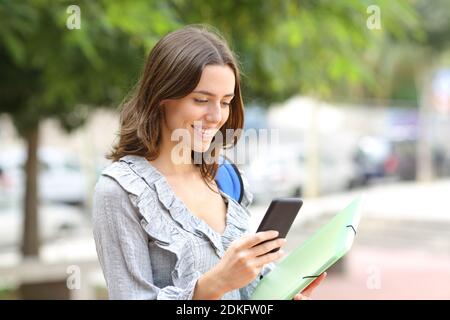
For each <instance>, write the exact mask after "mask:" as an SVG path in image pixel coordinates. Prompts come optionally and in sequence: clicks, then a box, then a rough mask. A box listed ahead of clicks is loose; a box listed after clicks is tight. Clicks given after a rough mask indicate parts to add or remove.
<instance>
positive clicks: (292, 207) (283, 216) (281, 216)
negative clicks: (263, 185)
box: [256, 198, 303, 253]
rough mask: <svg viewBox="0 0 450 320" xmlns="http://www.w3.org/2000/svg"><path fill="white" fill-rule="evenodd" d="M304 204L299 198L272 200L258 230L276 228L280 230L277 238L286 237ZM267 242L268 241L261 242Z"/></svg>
mask: <svg viewBox="0 0 450 320" xmlns="http://www.w3.org/2000/svg"><path fill="white" fill-rule="evenodd" d="M302 205H303V201H302V200H301V199H299V198H279V199H274V200H272V202H271V203H270V206H269V208H268V209H267V212H266V214H265V215H264V218H263V219H262V221H261V223H260V225H259V227H258V230H257V231H256V232H260V231H268V230H276V231H278V237H277V238H286V236H287V234H288V232H289V229H290V228H291V226H292V223H293V222H294V220H295V218H296V216H297V214H298V212H299V210H300V208H301V207H302ZM272 240H273V239H272ZM268 241H271V240H268ZM265 242H267V241H264V242H261V243H259V244H262V243H265ZM259 244H258V245H259ZM278 250H279V248H276V249H274V250H272V251H270V253H272V252H276V251H278Z"/></svg>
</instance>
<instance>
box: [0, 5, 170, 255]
mask: <svg viewBox="0 0 450 320" xmlns="http://www.w3.org/2000/svg"><path fill="white" fill-rule="evenodd" d="M143 4H144V1H141V2H140V5H141V7H140V8H138V9H145V11H144V12H134V14H135V15H139V14H141V15H142V14H143V15H145V14H146V13H147V14H149V16H152V12H154V9H155V8H154V4H153V5H149V6H146V7H145V6H144V5H143ZM69 5H70V3H69V2H57V3H55V2H54V1H46V0H35V1H26V2H15V1H7V0H3V1H1V2H0V23H1V25H0V70H1V73H0V112H3V113H7V114H9V115H11V117H12V119H13V122H14V124H15V127H16V128H17V130H18V132H19V134H20V135H21V136H22V137H23V138H24V139H25V141H26V144H27V152H28V159H27V162H26V188H25V199H24V204H25V208H24V211H25V224H24V233H23V234H24V239H23V247H22V250H23V254H24V256H34V257H36V256H38V255H39V235H38V233H39V232H38V229H37V225H38V224H37V217H38V212H37V210H38V199H37V150H38V142H39V124H40V123H41V122H42V121H43V120H44V119H48V118H55V119H58V120H59V122H60V123H61V125H62V126H63V127H64V128H65V129H67V130H68V131H70V130H73V129H75V128H77V127H79V126H80V125H82V124H83V122H84V121H85V120H86V118H87V116H88V114H89V111H90V110H92V109H93V108H95V107H100V106H108V105H116V104H117V103H118V102H120V101H121V100H122V99H123V96H124V95H125V93H126V92H127V91H128V90H129V89H130V88H131V86H132V84H133V83H134V81H135V78H136V74H138V72H139V71H138V70H139V69H140V66H141V63H142V57H143V56H144V55H145V52H146V49H147V46H149V45H150V43H149V41H148V40H149V39H154V38H156V36H160V35H161V34H162V33H165V32H166V31H167V28H166V26H170V24H169V23H166V22H165V23H164V25H162V26H161V25H156V23H154V22H153V21H148V22H147V23H146V24H145V25H144V26H142V27H144V28H146V29H145V34H141V35H140V36H136V37H133V36H134V35H135V34H131V35H130V34H129V33H128V32H127V31H128V30H127V29H133V27H134V25H133V24H132V23H131V22H130V21H133V20H132V19H131V18H135V17H129V16H124V17H123V18H122V19H120V18H119V16H118V10H119V8H118V6H120V4H119V2H117V3H112V4H109V2H107V1H102V2H94V1H82V2H81V3H79V8H80V13H81V28H80V29H73V30H69V29H68V28H67V26H66V20H67V19H68V18H69V17H70V14H72V13H71V12H69V13H68V12H67V11H66V10H67V8H68V7H69ZM138 5H139V3H138ZM126 8H131V3H128V5H127V6H126V7H125V9H126ZM159 14H161V13H159ZM153 16H155V14H153ZM160 21H161V19H160ZM155 25H156V27H154V26H155ZM150 36H153V37H150ZM146 41H147V42H146Z"/></svg>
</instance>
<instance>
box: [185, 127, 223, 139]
mask: <svg viewBox="0 0 450 320" xmlns="http://www.w3.org/2000/svg"><path fill="white" fill-rule="evenodd" d="M191 127H192V128H193V129H194V133H195V134H196V135H197V136H199V137H200V138H201V139H202V140H209V139H211V138H212V137H214V135H215V134H216V132H217V129H216V128H209V129H205V128H201V127H195V126H193V125H191Z"/></svg>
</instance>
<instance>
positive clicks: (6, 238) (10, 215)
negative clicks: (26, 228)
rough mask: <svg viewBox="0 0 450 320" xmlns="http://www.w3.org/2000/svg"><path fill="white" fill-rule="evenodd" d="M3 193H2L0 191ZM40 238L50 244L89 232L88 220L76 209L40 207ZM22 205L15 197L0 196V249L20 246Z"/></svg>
mask: <svg viewBox="0 0 450 320" xmlns="http://www.w3.org/2000/svg"><path fill="white" fill-rule="evenodd" d="M3 191H4V190H3ZM38 217H39V224H38V228H39V234H40V239H41V241H42V242H44V243H45V242H49V241H52V240H55V239H58V238H61V237H65V236H68V235H71V234H75V233H77V232H80V231H82V230H84V231H85V230H87V228H89V219H88V218H87V217H86V216H85V215H84V214H83V212H82V210H81V209H80V208H78V207H74V206H69V205H63V204H54V203H45V204H42V205H41V206H40V207H39V216H38ZM22 234H23V205H22V201H21V199H19V198H18V197H17V196H13V195H11V194H7V193H6V192H1V193H0V248H6V247H11V246H13V247H17V246H19V245H20V244H21V242H22Z"/></svg>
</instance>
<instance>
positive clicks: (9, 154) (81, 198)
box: [0, 148, 87, 204]
mask: <svg viewBox="0 0 450 320" xmlns="http://www.w3.org/2000/svg"><path fill="white" fill-rule="evenodd" d="M38 159H39V166H38V168H39V176H38V183H39V185H38V190H39V199H40V200H41V201H44V202H54V203H66V204H84V203H85V202H86V199H87V191H86V189H87V188H86V187H87V181H86V175H85V174H84V172H83V170H82V169H81V166H80V164H79V162H78V160H77V157H76V155H73V154H69V153H67V152H66V151H63V150H59V149H55V148H40V149H39V151H38ZM25 162H26V152H25V150H23V149H13V150H1V151H0V168H1V170H2V176H3V177H2V180H3V185H4V186H3V187H4V188H8V189H9V191H11V192H12V193H13V194H14V195H15V196H18V197H22V196H23V194H24V186H25V170H24V168H25Z"/></svg>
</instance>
